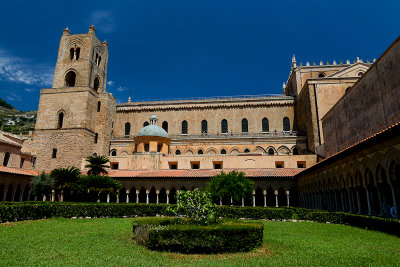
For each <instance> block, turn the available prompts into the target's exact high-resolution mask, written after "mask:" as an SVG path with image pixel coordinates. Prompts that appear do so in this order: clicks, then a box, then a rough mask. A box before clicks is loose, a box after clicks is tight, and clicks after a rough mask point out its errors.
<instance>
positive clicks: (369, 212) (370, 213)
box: [364, 187, 372, 215]
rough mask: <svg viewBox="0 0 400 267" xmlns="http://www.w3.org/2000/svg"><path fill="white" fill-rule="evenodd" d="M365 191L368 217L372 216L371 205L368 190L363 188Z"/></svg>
mask: <svg viewBox="0 0 400 267" xmlns="http://www.w3.org/2000/svg"><path fill="white" fill-rule="evenodd" d="M364 188H365V191H366V192H367V203H368V215H372V205H371V197H370V195H369V194H370V193H369V188H368V187H364Z"/></svg>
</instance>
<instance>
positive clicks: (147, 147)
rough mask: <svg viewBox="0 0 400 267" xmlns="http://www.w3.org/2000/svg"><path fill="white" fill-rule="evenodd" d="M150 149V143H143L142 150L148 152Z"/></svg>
mask: <svg viewBox="0 0 400 267" xmlns="http://www.w3.org/2000/svg"><path fill="white" fill-rule="evenodd" d="M149 151H150V144H149V143H146V144H144V152H149Z"/></svg>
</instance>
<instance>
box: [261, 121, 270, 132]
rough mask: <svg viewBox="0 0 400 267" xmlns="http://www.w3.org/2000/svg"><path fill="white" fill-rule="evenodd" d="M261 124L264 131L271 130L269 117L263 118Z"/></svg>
mask: <svg viewBox="0 0 400 267" xmlns="http://www.w3.org/2000/svg"><path fill="white" fill-rule="evenodd" d="M261 126H262V132H263V133H267V132H269V121H268V119H267V118H264V119H262V122H261Z"/></svg>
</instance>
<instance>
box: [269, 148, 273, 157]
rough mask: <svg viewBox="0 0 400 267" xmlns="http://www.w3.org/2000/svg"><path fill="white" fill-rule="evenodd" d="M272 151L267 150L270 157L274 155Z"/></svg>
mask: <svg viewBox="0 0 400 267" xmlns="http://www.w3.org/2000/svg"><path fill="white" fill-rule="evenodd" d="M274 154H275V153H274V150H273V149H272V148H270V149H268V155H270V156H272V155H274Z"/></svg>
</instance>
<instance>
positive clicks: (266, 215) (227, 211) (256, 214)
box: [215, 206, 295, 220]
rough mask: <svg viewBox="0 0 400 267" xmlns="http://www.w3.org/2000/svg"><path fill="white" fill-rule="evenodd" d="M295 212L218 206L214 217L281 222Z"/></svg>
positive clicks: (283, 209) (292, 215) (282, 209)
mask: <svg viewBox="0 0 400 267" xmlns="http://www.w3.org/2000/svg"><path fill="white" fill-rule="evenodd" d="M294 214H295V212H294V211H293V209H287V208H264V207H248V206H247V207H241V206H218V207H217V208H216V214H215V215H216V216H217V217H223V218H232V219H239V218H246V219H266V220H272V219H275V220H283V219H286V220H288V219H292V218H293V217H294Z"/></svg>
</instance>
